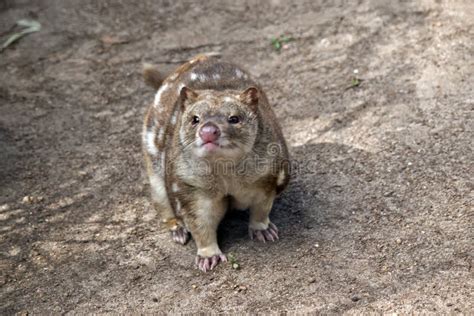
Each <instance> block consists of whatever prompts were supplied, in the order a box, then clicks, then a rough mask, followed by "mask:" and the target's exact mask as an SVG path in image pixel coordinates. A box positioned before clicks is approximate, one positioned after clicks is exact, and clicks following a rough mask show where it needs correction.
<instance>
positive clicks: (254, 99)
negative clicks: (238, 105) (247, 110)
mask: <svg viewBox="0 0 474 316" xmlns="http://www.w3.org/2000/svg"><path fill="white" fill-rule="evenodd" d="M259 94H260V93H259V92H258V89H257V88H255V87H250V88H247V89H246V90H245V91H244V92H242V93H241V94H240V96H239V100H240V101H241V102H242V103H244V104H247V105H250V106H252V107H255V106H257V104H258V98H259Z"/></svg>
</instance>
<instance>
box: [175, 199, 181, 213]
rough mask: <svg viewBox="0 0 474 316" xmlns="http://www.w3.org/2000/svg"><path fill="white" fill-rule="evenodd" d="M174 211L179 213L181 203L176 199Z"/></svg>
mask: <svg viewBox="0 0 474 316" xmlns="http://www.w3.org/2000/svg"><path fill="white" fill-rule="evenodd" d="M176 211H181V202H179V200H178V199H176Z"/></svg>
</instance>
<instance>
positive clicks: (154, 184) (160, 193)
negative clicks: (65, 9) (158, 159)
mask: <svg viewBox="0 0 474 316" xmlns="http://www.w3.org/2000/svg"><path fill="white" fill-rule="evenodd" d="M150 186H151V189H152V190H151V192H152V194H153V198H154V199H156V200H158V201H159V202H162V203H163V202H167V201H168V196H167V194H166V187H165V182H164V181H163V178H162V177H160V176H158V175H155V174H152V175H151V176H150Z"/></svg>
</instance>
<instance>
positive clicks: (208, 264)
mask: <svg viewBox="0 0 474 316" xmlns="http://www.w3.org/2000/svg"><path fill="white" fill-rule="evenodd" d="M219 262H227V257H226V256H225V255H224V254H220V255H215V256H212V257H201V256H196V266H197V267H198V268H199V270H201V271H203V272H207V271H209V270H212V269H214V268H215V267H216V266H217V265H218V264H219Z"/></svg>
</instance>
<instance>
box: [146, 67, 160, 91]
mask: <svg viewBox="0 0 474 316" xmlns="http://www.w3.org/2000/svg"><path fill="white" fill-rule="evenodd" d="M143 79H144V80H145V83H146V84H147V85H149V86H150V87H152V88H153V89H155V90H158V89H159V88H160V86H161V84H162V83H163V80H165V76H164V75H162V74H161V73H160V72H159V71H158V69H157V67H156V66H155V65H152V64H143Z"/></svg>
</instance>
